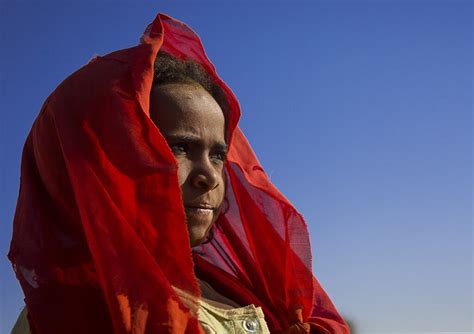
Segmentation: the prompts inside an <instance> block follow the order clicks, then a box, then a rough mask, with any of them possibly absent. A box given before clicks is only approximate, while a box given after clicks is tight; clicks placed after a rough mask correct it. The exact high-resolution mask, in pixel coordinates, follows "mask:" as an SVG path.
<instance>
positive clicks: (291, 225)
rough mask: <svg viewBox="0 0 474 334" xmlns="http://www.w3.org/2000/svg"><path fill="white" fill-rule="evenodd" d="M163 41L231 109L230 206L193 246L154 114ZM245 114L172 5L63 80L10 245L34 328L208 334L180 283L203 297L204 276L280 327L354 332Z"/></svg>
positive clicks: (34, 148) (33, 135)
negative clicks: (318, 271) (319, 274)
mask: <svg viewBox="0 0 474 334" xmlns="http://www.w3.org/2000/svg"><path fill="white" fill-rule="evenodd" d="M158 50H163V51H165V52H167V53H169V54H171V55H173V56H175V57H178V58H181V59H191V60H193V61H195V62H197V63H199V64H201V65H202V66H203V67H204V69H205V70H206V71H207V72H208V73H209V74H210V76H211V77H212V78H213V79H214V80H215V81H216V82H217V83H218V84H219V85H220V86H221V88H222V89H223V91H224V93H225V95H226V97H227V99H228V102H229V106H230V117H229V119H228V123H227V126H228V129H229V134H230V138H229V144H230V151H229V154H228V160H227V162H226V167H225V173H226V180H227V181H226V182H227V184H226V198H225V201H226V204H227V205H226V212H225V214H223V215H222V216H221V217H220V218H219V220H218V221H217V223H216V224H217V225H216V226H215V228H214V238H213V240H212V241H211V242H210V243H207V244H205V245H201V246H199V247H197V248H196V249H194V251H193V252H192V250H191V248H190V245H189V239H188V234H187V229H186V223H185V215H184V210H183V206H182V200H181V193H180V187H179V183H178V177H177V164H176V160H175V159H174V156H173V154H172V153H171V151H170V149H169V148H168V145H167V143H166V141H165V139H164V138H163V136H162V135H161V134H160V132H159V130H158V129H157V127H156V126H155V124H154V123H153V122H152V121H151V119H150V117H149V100H150V91H151V86H152V81H153V63H154V60H155V58H156V55H157V53H158ZM239 115H240V110H239V104H238V102H237V99H236V98H235V96H234V95H233V93H232V92H231V90H230V89H229V88H228V87H227V86H226V85H225V83H224V82H223V81H222V80H220V79H219V77H218V76H217V74H216V71H215V69H214V67H213V65H212V64H211V63H210V61H209V59H207V57H206V54H205V52H204V49H203V47H202V45H201V42H200V40H199V38H198V36H197V35H196V34H195V33H194V32H193V31H192V30H191V29H190V28H188V27H187V26H186V25H185V24H183V23H181V22H179V21H176V20H174V19H172V18H170V17H168V16H166V15H162V14H159V15H158V16H157V17H156V19H155V20H154V21H153V22H152V23H151V24H150V25H149V26H148V27H147V29H146V31H145V33H144V35H143V37H142V38H141V43H140V44H139V45H138V46H136V47H133V48H130V49H125V50H120V51H116V52H113V53H111V54H108V55H106V56H103V57H97V58H95V59H94V60H92V61H91V62H90V63H89V64H87V65H86V66H84V67H83V68H81V69H80V70H78V71H77V72H75V73H74V74H72V75H71V76H70V77H68V78H67V79H66V80H65V81H64V82H62V83H61V84H60V85H59V87H58V88H57V89H56V90H55V91H54V92H53V93H52V94H51V95H50V96H49V97H48V99H47V100H46V102H45V103H44V105H43V108H42V110H41V112H40V114H39V116H38V118H37V119H36V121H35V123H34V125H33V127H32V129H31V132H30V134H29V136H28V138H27V140H26V143H25V146H24V151H23V157H22V165H21V185H20V194H19V198H18V204H17V209H16V214H15V221H14V231H13V240H12V243H11V249H10V253H9V257H10V259H11V261H12V263H13V264H14V268H15V271H16V273H17V277H18V279H19V281H20V283H21V286H22V288H23V291H24V293H25V297H26V298H25V302H26V305H27V309H28V314H29V323H30V328H31V331H32V333H48V334H51V333H111V332H114V333H134V334H138V333H201V332H202V330H201V329H200V326H199V323H198V321H197V317H196V308H194V307H192V306H189V305H184V304H183V303H182V302H181V300H180V298H179V297H177V296H176V294H175V292H174V290H173V287H176V288H178V289H181V290H184V291H186V292H187V293H188V294H189V295H190V296H194V297H195V298H199V293H200V292H199V288H198V286H197V283H196V278H195V277H196V276H195V275H197V276H198V277H199V278H201V279H203V280H205V281H207V282H209V283H210V284H211V285H212V286H213V287H214V288H215V289H216V290H218V291H219V292H220V293H222V294H223V295H225V296H227V297H229V298H231V299H233V300H235V301H236V302H238V303H239V304H241V305H248V304H255V305H257V306H261V307H262V309H263V311H264V313H265V318H266V321H267V323H268V326H269V328H270V330H271V331H272V332H274V333H278V332H283V331H286V332H288V333H290V332H291V333H300V332H307V330H309V328H311V331H312V332H315V333H340V334H343V333H349V330H348V327H347V325H346V324H345V323H344V321H343V320H342V318H341V317H340V316H339V314H338V313H337V311H336V309H335V308H334V306H333V305H332V303H331V301H330V300H329V298H328V296H327V295H326V294H325V292H324V291H323V290H322V289H321V287H320V286H319V284H318V282H317V281H316V279H315V278H314V276H313V275H312V272H311V249H310V243H309V237H308V232H307V228H306V224H305V222H304V220H303V218H302V217H301V215H300V214H299V213H298V212H297V211H296V210H295V209H294V208H293V206H292V205H291V204H290V203H289V202H288V200H287V199H286V198H285V197H284V196H283V195H282V194H281V193H280V192H279V191H278V190H277V189H276V188H275V187H274V186H273V185H272V183H271V182H270V181H269V179H268V177H267V175H266V174H265V172H264V171H263V169H262V167H261V166H260V164H259V162H258V160H257V158H256V157H255V155H254V153H253V151H252V149H251V147H250V145H249V144H248V142H247V140H246V139H245V137H244V135H243V134H242V132H241V130H240V129H239V128H238V127H237V122H238V119H239ZM191 254H193V256H192V255H191ZM303 323H306V324H303ZM309 323H311V324H309Z"/></svg>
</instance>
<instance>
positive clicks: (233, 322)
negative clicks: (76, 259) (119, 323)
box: [11, 300, 270, 334]
mask: <svg viewBox="0 0 474 334" xmlns="http://www.w3.org/2000/svg"><path fill="white" fill-rule="evenodd" d="M198 319H199V323H200V324H201V326H202V328H203V330H204V332H205V333H206V334H224V333H228V334H245V333H252V334H266V333H270V332H269V330H268V327H267V325H266V323H265V319H264V315H263V312H262V309H261V308H260V307H255V306H254V305H248V306H244V307H239V308H232V309H223V308H218V307H215V306H213V305H211V304H209V303H207V302H205V301H204V300H200V301H199V311H198ZM11 334H30V329H29V325H28V319H27V311H26V308H24V309H23V310H22V312H21V313H20V316H19V317H18V319H17V321H16V323H15V326H14V328H13V330H12V332H11Z"/></svg>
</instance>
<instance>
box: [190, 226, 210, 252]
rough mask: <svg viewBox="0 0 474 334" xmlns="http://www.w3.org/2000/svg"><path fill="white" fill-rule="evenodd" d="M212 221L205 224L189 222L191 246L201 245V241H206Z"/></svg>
mask: <svg viewBox="0 0 474 334" xmlns="http://www.w3.org/2000/svg"><path fill="white" fill-rule="evenodd" d="M211 226H212V223H209V224H206V225H203V224H199V225H197V226H196V225H194V226H193V224H189V223H188V232H189V241H190V243H191V247H195V246H199V245H200V244H201V243H203V242H204V241H206V239H207V236H208V235H209V231H210V228H211Z"/></svg>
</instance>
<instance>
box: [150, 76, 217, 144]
mask: <svg viewBox="0 0 474 334" xmlns="http://www.w3.org/2000/svg"><path fill="white" fill-rule="evenodd" d="M150 117H151V118H152V120H153V121H154V122H155V124H156V125H157V126H158V128H159V129H160V131H161V132H162V133H163V134H164V135H165V136H166V135H167V134H170V133H171V134H176V133H186V134H193V135H199V136H207V137H209V136H211V137H214V140H219V141H221V140H222V141H223V140H224V132H225V119H224V114H223V112H222V110H221V108H220V106H219V104H218V103H217V102H216V101H215V99H214V98H213V97H212V96H211V95H210V94H209V93H208V92H207V91H206V90H205V89H204V88H202V87H201V86H200V85H198V84H167V85H162V86H159V87H154V88H153V89H152V92H151V96H150Z"/></svg>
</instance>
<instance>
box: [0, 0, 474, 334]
mask: <svg viewBox="0 0 474 334" xmlns="http://www.w3.org/2000/svg"><path fill="white" fill-rule="evenodd" d="M138 2H139V3H137V2H135V1H127V2H122V3H120V4H117V1H107V3H108V4H107V3H105V2H102V3H100V2H92V1H90V2H89V1H76V2H72V1H67V2H63V3H60V2H57V3H56V4H51V3H49V2H47V1H42V2H39V1H35V2H31V3H28V2H26V1H18V2H13V1H7V0H3V1H2V2H1V4H0V15H1V16H0V28H1V31H2V34H1V45H2V52H1V62H0V63H1V77H0V78H1V117H2V121H1V127H2V130H1V133H0V135H1V143H2V146H1V159H2V171H1V177H2V178H1V186H2V188H1V189H2V191H1V193H0V198H1V200H0V203H1V204H0V205H1V212H0V214H1V217H0V221H1V232H0V254H1V260H0V289H1V290H0V332H1V333H8V332H9V330H10V329H11V326H12V324H13V322H14V320H15V318H16V316H17V314H18V312H19V310H20V308H21V306H22V294H21V291H20V289H19V286H18V284H17V282H16V280H15V278H14V275H13V272H12V270H11V267H10V264H9V263H8V261H7V259H6V253H7V250H8V246H9V240H10V238H11V222H12V218H13V213H14V209H15V204H16V196H17V194H18V185H19V184H18V183H19V170H20V168H19V167H20V155H21V149H22V145H23V142H24V140H25V138H26V135H27V133H28V131H29V129H30V127H31V124H32V122H33V120H34V118H35V116H36V114H37V113H38V110H39V108H40V106H41V104H42V102H43V101H44V99H45V98H46V97H47V96H48V95H49V94H50V93H51V92H52V91H53V90H54V88H55V87H56V86H57V85H58V83H59V82H60V81H61V80H63V79H64V78H65V77H66V76H67V75H68V74H70V73H72V72H73V71H75V70H76V69H77V68H79V67H80V66H82V65H83V64H85V63H86V62H87V61H88V60H89V59H90V58H91V57H92V55H94V54H105V53H108V52H110V51H113V50H117V49H121V48H126V47H129V46H133V45H135V44H136V43H137V41H138V38H139V36H140V35H141V33H142V31H143V29H144V28H145V26H146V25H147V24H148V23H149V22H150V21H151V20H152V19H153V18H154V16H155V15H156V13H157V12H158V11H162V12H165V13H167V14H169V15H171V16H174V17H176V18H178V19H180V20H182V21H184V22H186V23H188V24H189V25H190V26H191V27H192V28H193V29H194V30H195V31H197V32H198V34H199V35H200V36H201V38H202V40H203V42H204V45H205V47H206V50H207V52H208V54H209V56H210V58H211V60H212V61H213V62H214V64H215V65H216V67H217V69H218V72H219V73H220V74H221V76H222V78H223V79H224V80H225V81H226V82H227V83H228V84H229V86H230V87H232V89H233V90H234V92H235V93H236V95H237V97H238V98H239V100H240V103H241V105H242V110H243V117H242V121H241V127H242V128H243V130H244V131H245V133H246V134H247V136H248V138H249V140H250V142H251V144H252V145H253V148H254V150H255V151H256V153H257V155H258V157H259V158H260V161H261V162H262V164H263V166H264V168H265V169H266V171H267V173H268V174H269V175H271V178H272V180H273V182H274V183H275V184H276V185H277V186H278V187H279V188H280V190H282V192H283V193H284V194H285V195H286V196H287V197H288V198H289V199H290V200H291V201H292V202H293V203H294V205H295V206H296V207H297V208H298V209H299V211H300V212H301V213H302V214H303V215H304V216H305V217H306V220H307V222H308V225H309V228H310V233H311V239H312V243H313V255H314V266H313V268H314V271H315V273H316V275H317V277H318V278H319V280H320V281H321V283H322V284H323V286H324V287H325V289H326V290H327V292H328V293H329V294H330V296H331V297H332V298H333V301H334V302H335V304H336V305H337V307H338V309H339V310H340V311H341V313H342V314H343V315H345V316H347V317H348V318H349V319H351V320H352V321H353V322H354V323H355V325H356V327H357V329H358V333H368V332H377V333H383V332H397V331H407V332H422V331H424V332H433V333H434V332H444V331H452V332H455V331H457V332H463V331H464V332H468V331H471V330H472V314H473V309H472V300H473V292H472V291H473V289H472V279H473V272H472V268H473V262H472V239H473V233H472V139H473V138H472V93H473V91H472V78H473V66H472V65H473V64H472V59H473V40H472V34H473V26H472V17H473V5H472V2H470V1H447V0H446V1H422V2H416V1H379V2H377V1H370V2H362V1H351V2H340V1H324V2H314V3H310V2H301V3H299V4H298V3H296V4H295V3H292V4H289V3H288V4H287V3H283V2H273V3H271V2H267V3H266V4H260V5H256V4H254V3H253V2H248V3H243V2H233V3H231V4H227V5H224V4H218V2H205V4H204V5H197V4H195V3H193V2H188V3H185V2H179V1H174V2H173V3H172V2H158V1H156V2H150V1H147V2H145V1H138Z"/></svg>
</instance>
